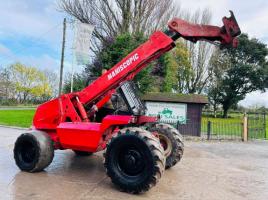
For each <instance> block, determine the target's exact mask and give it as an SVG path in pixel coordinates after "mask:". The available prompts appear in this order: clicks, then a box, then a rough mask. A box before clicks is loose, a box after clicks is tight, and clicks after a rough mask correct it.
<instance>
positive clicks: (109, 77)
mask: <svg viewBox="0 0 268 200" xmlns="http://www.w3.org/2000/svg"><path fill="white" fill-rule="evenodd" d="M138 59H139V55H138V54H137V53H136V54H134V55H133V56H131V57H130V58H129V59H127V60H126V61H125V62H124V63H123V64H122V65H120V66H119V67H117V68H116V69H115V70H113V71H112V72H111V73H109V74H108V80H111V79H112V78H114V77H115V76H116V75H117V74H119V73H120V72H122V71H123V70H124V69H126V68H127V67H128V66H130V65H131V64H132V63H134V62H135V61H137V60H138Z"/></svg>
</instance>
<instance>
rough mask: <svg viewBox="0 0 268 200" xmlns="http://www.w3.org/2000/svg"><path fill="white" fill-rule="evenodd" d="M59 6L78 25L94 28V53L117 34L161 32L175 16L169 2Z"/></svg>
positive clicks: (98, 0)
mask: <svg viewBox="0 0 268 200" xmlns="http://www.w3.org/2000/svg"><path fill="white" fill-rule="evenodd" d="M59 7H60V8H61V10H63V11H64V12H66V13H68V14H69V15H70V16H73V17H74V18H75V19H77V20H79V21H81V22H82V23H88V24H93V25H95V30H94V32H93V42H92V45H94V47H93V48H92V50H94V51H95V52H98V51H99V50H100V49H99V48H100V47H101V45H102V44H104V43H106V42H108V43H109V39H110V38H115V37H116V36H118V35H121V34H124V33H130V34H134V35H135V34H137V33H145V35H148V34H150V33H152V32H153V31H155V30H157V29H161V28H163V27H165V26H166V23H167V21H168V20H169V19H170V18H171V17H173V16H174V15H175V14H177V13H179V7H178V6H176V5H175V4H174V1H173V0H165V1H163V0H60V1H59Z"/></svg>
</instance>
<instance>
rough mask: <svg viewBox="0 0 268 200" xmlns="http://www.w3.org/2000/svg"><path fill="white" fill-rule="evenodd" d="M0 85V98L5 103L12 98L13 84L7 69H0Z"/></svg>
mask: <svg viewBox="0 0 268 200" xmlns="http://www.w3.org/2000/svg"><path fill="white" fill-rule="evenodd" d="M0 85H1V87H0V97H1V98H2V99H3V100H5V101H6V102H7V101H8V99H10V98H12V97H13V96H14V84H13V83H12V79H11V74H10V70H9V69H8V68H1V69H0Z"/></svg>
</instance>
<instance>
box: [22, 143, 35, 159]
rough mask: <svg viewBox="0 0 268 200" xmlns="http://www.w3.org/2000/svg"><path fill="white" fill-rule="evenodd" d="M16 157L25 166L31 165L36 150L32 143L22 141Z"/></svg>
mask: <svg viewBox="0 0 268 200" xmlns="http://www.w3.org/2000/svg"><path fill="white" fill-rule="evenodd" d="M18 156H19V158H20V160H21V161H23V162H24V163H26V164H31V163H32V162H34V160H35V157H36V149H35V146H34V144H33V143H32V142H29V141H24V142H22V143H21V144H20V149H19V151H18Z"/></svg>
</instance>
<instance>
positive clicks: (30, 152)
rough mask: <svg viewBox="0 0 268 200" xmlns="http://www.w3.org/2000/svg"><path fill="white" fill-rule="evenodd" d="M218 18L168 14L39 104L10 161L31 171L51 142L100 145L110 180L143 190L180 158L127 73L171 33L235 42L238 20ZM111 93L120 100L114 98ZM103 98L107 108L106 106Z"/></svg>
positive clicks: (168, 41)
mask: <svg viewBox="0 0 268 200" xmlns="http://www.w3.org/2000/svg"><path fill="white" fill-rule="evenodd" d="M223 24H224V25H223V26H222V27H217V26H210V25H197V24H191V23H188V22H186V21H184V20H181V19H177V18H175V19H173V20H171V21H170V22H169V23H168V27H169V29H168V30H167V31H165V32H161V31H157V32H155V33H153V34H152V35H151V37H150V38H149V40H148V41H147V42H145V43H144V44H142V45H140V46H139V47H138V48H137V49H135V50H134V51H132V52H131V53H130V54H129V55H128V56H126V57H125V58H124V59H123V60H122V61H121V62H119V63H118V64H116V65H115V66H114V67H113V68H111V69H110V70H109V71H107V72H106V73H104V74H103V75H102V76H101V77H99V78H98V79H97V80H95V81H94V82H93V83H92V84H90V85H89V86H87V87H86V88H85V89H83V90H82V91H79V92H74V93H70V94H63V95H61V96H60V97H58V98H56V99H54V100H51V101H48V102H46V103H44V104H42V105H40V106H39V107H38V108H37V110H36V113H35V116H34V119H33V126H32V130H31V131H28V132H27V133H24V134H22V135H21V136H19V137H18V139H17V141H16V143H15V147H14V158H15V161H16V164H17V166H18V167H19V168H20V169H21V170H22V171H27V172H38V171H42V170H43V169H44V168H46V167H47V166H48V165H49V164H50V163H51V162H52V159H53V156H54V150H57V149H59V150H65V149H71V150H73V151H74V152H75V153H76V154H77V155H80V156H82V155H84V156H86V155H91V154H93V153H95V152H98V151H102V150H105V153H104V159H105V161H104V165H105V168H106V171H107V175H108V176H109V177H110V178H111V180H112V182H113V183H114V184H115V185H117V186H118V187H119V188H120V189H121V190H123V191H126V192H130V193H140V192H144V191H147V190H149V189H150V188H151V187H152V186H154V185H155V184H156V183H157V182H158V180H159V179H160V177H161V176H162V174H163V171H164V170H165V168H166V169H167V168H170V167H172V166H174V165H175V164H176V163H177V162H179V161H180V159H181V158H182V155H183V148H184V146H183V138H182V136H181V135H180V133H179V132H178V130H176V129H175V128H173V127H172V126H170V125H167V124H162V123H158V120H159V118H158V117H149V116H146V115H145V111H146V107H145V106H144V105H143V103H142V101H141V100H140V99H139V97H138V95H137V94H136V88H135V85H134V84H133V83H132V81H131V80H132V79H133V78H134V77H135V75H136V74H137V73H139V72H140V71H141V70H142V69H143V68H145V67H146V66H147V64H148V63H150V62H151V61H153V60H155V59H157V58H159V57H160V56H161V55H163V54H164V53H165V52H167V51H170V50H171V49H172V48H174V47H175V41H176V40H177V39H179V38H184V39H186V40H189V41H192V42H197V41H199V40H206V41H210V42H214V43H215V42H218V43H219V44H221V45H222V46H233V47H236V46H237V45H238V40H237V38H236V37H237V36H238V35H240V28H239V26H238V24H237V22H236V19H235V17H234V15H233V13H232V12H231V17H229V18H226V17H224V18H223ZM119 100H121V102H122V101H123V102H124V106H117V105H118V103H117V102H118V101H119ZM111 101H112V102H113V104H114V106H113V108H108V107H106V106H105V104H107V102H111ZM122 107H123V108H124V109H121V108H122Z"/></svg>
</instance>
